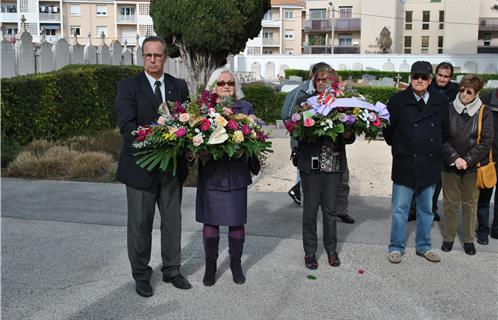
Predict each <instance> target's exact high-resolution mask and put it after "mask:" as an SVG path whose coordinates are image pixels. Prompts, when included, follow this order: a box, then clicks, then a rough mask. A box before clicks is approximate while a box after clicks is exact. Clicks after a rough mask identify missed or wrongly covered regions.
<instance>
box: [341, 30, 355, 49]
mask: <svg viewBox="0 0 498 320" xmlns="http://www.w3.org/2000/svg"><path fill="white" fill-rule="evenodd" d="M352 45H353V37H352V34H351V33H339V46H340V47H351V46H352Z"/></svg>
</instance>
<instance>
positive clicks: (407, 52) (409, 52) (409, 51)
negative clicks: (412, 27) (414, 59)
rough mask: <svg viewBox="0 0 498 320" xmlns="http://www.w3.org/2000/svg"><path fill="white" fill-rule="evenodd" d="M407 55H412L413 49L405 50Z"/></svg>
mask: <svg viewBox="0 0 498 320" xmlns="http://www.w3.org/2000/svg"><path fill="white" fill-rule="evenodd" d="M404 52H405V54H411V53H412V49H410V48H405V51H404Z"/></svg>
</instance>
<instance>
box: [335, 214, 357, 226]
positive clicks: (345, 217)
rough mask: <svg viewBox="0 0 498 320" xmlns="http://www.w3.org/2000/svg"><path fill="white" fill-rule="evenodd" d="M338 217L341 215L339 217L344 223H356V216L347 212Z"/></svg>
mask: <svg viewBox="0 0 498 320" xmlns="http://www.w3.org/2000/svg"><path fill="white" fill-rule="evenodd" d="M337 217H339V219H341V220H342V222H344V223H349V224H353V223H354V221H355V220H354V218H353V217H351V216H350V215H349V214H345V215H337Z"/></svg>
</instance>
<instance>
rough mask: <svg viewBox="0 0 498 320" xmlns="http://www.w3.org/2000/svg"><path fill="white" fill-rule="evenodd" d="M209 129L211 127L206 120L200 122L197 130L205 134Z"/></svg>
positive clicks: (209, 122)
mask: <svg viewBox="0 0 498 320" xmlns="http://www.w3.org/2000/svg"><path fill="white" fill-rule="evenodd" d="M210 127H211V121H209V120H208V119H204V120H202V121H201V124H200V125H199V130H201V131H202V132H206V131H208V130H209V128H210Z"/></svg>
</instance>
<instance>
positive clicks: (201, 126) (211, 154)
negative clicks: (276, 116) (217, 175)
mask: <svg viewBox="0 0 498 320" xmlns="http://www.w3.org/2000/svg"><path fill="white" fill-rule="evenodd" d="M217 101H219V99H218V96H216V94H212V93H209V92H208V91H204V92H203V93H202V95H200V96H199V97H197V98H196V99H192V101H188V102H185V103H183V104H181V103H179V102H176V103H170V104H169V106H168V105H165V104H163V105H161V107H160V108H159V114H160V117H159V119H158V121H157V123H154V124H151V125H150V126H147V127H139V128H138V129H137V130H136V131H134V132H133V135H134V136H135V142H134V144H133V146H134V147H135V148H136V149H137V150H138V152H137V153H136V155H137V156H138V160H137V163H138V164H139V165H140V166H141V167H143V168H147V169H148V170H153V169H154V168H156V167H159V168H160V169H161V170H166V169H167V168H168V166H169V165H172V167H173V172H174V173H175V172H176V159H177V156H178V155H179V154H182V153H184V152H187V153H188V154H189V155H191V156H198V157H199V158H200V159H201V160H203V161H206V160H207V159H210V158H212V159H215V160H217V159H220V158H222V157H228V158H232V157H242V156H244V157H252V156H259V155H261V154H263V153H267V152H271V150H270V148H271V142H270V141H268V133H267V132H265V131H264V130H263V128H262V127H261V125H260V124H258V123H257V121H255V118H254V117H253V116H248V115H245V114H241V113H238V114H236V113H235V112H234V110H233V108H232V106H233V100H232V99H230V98H225V99H221V101H220V102H219V103H218V102H217Z"/></svg>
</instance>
